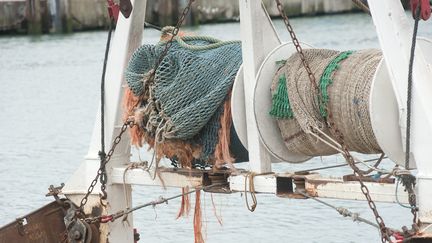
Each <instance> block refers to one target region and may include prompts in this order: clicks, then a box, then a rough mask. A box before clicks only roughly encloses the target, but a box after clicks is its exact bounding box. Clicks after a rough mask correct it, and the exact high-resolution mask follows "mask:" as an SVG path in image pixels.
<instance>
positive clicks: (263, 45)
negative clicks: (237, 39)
mask: <svg viewBox="0 0 432 243" xmlns="http://www.w3.org/2000/svg"><path fill="white" fill-rule="evenodd" d="M239 6H240V31H241V37H242V56H243V69H244V81H245V82H244V92H245V110H246V121H247V140H248V151H249V161H250V168H251V170H252V171H255V172H269V171H271V161H270V154H269V153H268V152H267V150H266V149H265V148H264V146H263V145H262V144H261V142H260V139H259V137H258V132H257V129H256V123H255V119H254V115H253V112H254V110H253V90H254V87H255V82H256V74H257V72H258V68H259V66H260V65H261V63H262V61H263V60H264V58H265V56H266V55H267V53H269V52H270V51H271V50H272V49H273V48H274V47H276V46H277V45H279V44H280V40H279V38H278V36H277V34H276V32H275V30H274V27H273V24H272V23H271V20H270V19H269V17H268V14H267V13H266V12H265V11H264V8H263V6H262V3H261V1H250V0H239Z"/></svg>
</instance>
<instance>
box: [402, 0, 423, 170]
mask: <svg viewBox="0 0 432 243" xmlns="http://www.w3.org/2000/svg"><path fill="white" fill-rule="evenodd" d="M420 6H421V4H419V5H418V7H417V10H416V16H415V20H414V31H413V36H412V45H411V54H410V61H409V66H408V87H407V120H406V125H407V128H406V140H405V168H406V169H409V160H410V150H411V103H412V83H413V80H412V76H413V66H414V54H415V47H416V40H417V30H418V24H419V21H420Z"/></svg>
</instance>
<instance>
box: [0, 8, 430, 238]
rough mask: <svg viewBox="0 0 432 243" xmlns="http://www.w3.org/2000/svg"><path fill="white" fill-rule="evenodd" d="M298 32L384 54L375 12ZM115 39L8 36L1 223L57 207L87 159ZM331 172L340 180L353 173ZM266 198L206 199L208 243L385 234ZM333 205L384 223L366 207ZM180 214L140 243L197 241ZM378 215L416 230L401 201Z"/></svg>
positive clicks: (210, 30) (143, 193) (381, 206)
mask: <svg viewBox="0 0 432 243" xmlns="http://www.w3.org/2000/svg"><path fill="white" fill-rule="evenodd" d="M292 24H293V26H294V29H295V31H296V33H297V36H298V38H299V39H300V40H301V41H302V42H305V43H309V44H311V45H313V46H315V47H317V48H328V49H337V50H356V49H364V48H379V43H378V40H377V37H376V34H375V28H374V26H373V23H372V20H371V18H370V17H369V16H368V15H366V14H344V15H333V16H321V17H306V18H296V19H293V20H292ZM275 25H276V29H277V31H278V32H279V34H280V36H281V38H282V39H283V40H284V41H288V40H289V36H288V33H287V31H286V30H285V29H284V26H283V23H282V22H281V21H280V20H276V21H275ZM431 27H432V26H431V23H430V21H429V22H428V23H421V25H420V31H419V32H420V36H425V37H429V38H432V28H431ZM186 31H188V32H194V33H196V34H204V35H211V36H215V37H218V38H220V39H224V40H228V39H240V27H239V23H224V24H212V25H202V26H200V27H196V28H187V30H186ZM106 36H107V33H106V32H105V31H98V32H82V33H75V34H70V35H49V36H48V35H44V36H39V37H27V36H2V37H0V85H1V91H0V165H1V167H0V168H1V170H0V188H1V193H0V225H4V224H6V223H9V222H11V221H13V220H15V218H17V217H19V216H22V215H25V214H27V213H29V212H30V211H33V210H35V209H37V208H39V207H41V206H42V205H44V204H46V203H48V202H49V201H51V200H52V198H46V197H45V196H44V195H45V193H47V188H48V187H49V185H51V184H54V185H59V184H60V183H62V182H66V181H67V180H68V178H69V177H70V176H71V174H72V173H73V172H74V171H75V170H76V169H77V167H78V165H79V164H80V162H81V161H82V160H83V158H84V156H85V154H86V153H87V149H88V145H89V142H90V136H91V131H92V129H93V124H94V119H95V118H96V111H97V108H98V107H97V106H98V101H99V92H100V91H99V87H100V76H101V70H102V62H103V54H104V48H105V41H106ZM158 38H159V33H158V32H157V31H155V30H146V31H145V32H144V42H145V43H156V42H157V40H158ZM107 82H110V80H109V77H107ZM133 151H134V153H137V151H136V149H133ZM342 162H343V160H342V159H341V158H339V157H336V156H330V157H325V158H315V159H313V160H311V161H309V162H306V163H303V164H300V165H292V164H287V163H280V164H274V165H273V169H274V170H275V171H294V170H298V169H306V168H314V167H320V166H326V165H332V164H337V163H342ZM389 163H390V162H387V164H389ZM241 167H243V168H247V167H248V165H247V164H244V165H241ZM322 173H323V174H325V175H332V176H340V175H343V174H347V173H350V170H349V169H347V168H338V169H331V170H326V171H323V172H322ZM133 190H134V198H133V203H134V205H138V204H140V203H146V202H149V201H152V200H154V199H157V198H158V197H159V196H165V197H167V196H170V195H176V194H179V193H180V192H181V190H180V189H178V188H169V189H166V190H164V189H162V188H159V187H143V186H134V187H133ZM212 197H213V201H214V205H215V206H214V207H213V205H212ZM257 199H258V206H257V209H256V211H255V212H253V213H251V212H249V211H248V210H247V208H246V206H245V199H244V195H243V194H242V193H235V194H228V195H227V194H214V195H213V196H212V195H210V194H204V196H203V204H202V207H203V221H204V222H203V232H204V235H205V239H206V242H209V243H211V242H226V243H231V242H232V243H234V242H249V243H259V242H317V243H322V242H334V243H346V242H356V243H357V242H358V243H364V242H379V241H380V238H379V233H378V230H377V229H375V228H373V227H371V226H369V225H365V224H361V223H357V222H352V220H351V219H348V218H343V217H342V216H340V215H339V214H338V213H337V212H336V211H334V210H333V209H331V208H328V207H326V206H324V205H322V204H318V203H317V202H315V201H313V200H294V199H285V198H278V197H276V196H275V195H262V194H260V195H258V196H257ZM191 201H194V200H191ZM326 201H327V202H329V203H331V204H334V205H336V206H344V207H347V208H348V209H350V210H352V211H354V212H358V213H360V215H361V216H362V217H365V218H367V219H370V220H372V221H373V220H374V217H373V214H372V212H371V210H370V209H369V208H368V205H367V203H366V202H364V201H345V200H333V199H327V200H326ZM179 207H180V200H177V201H170V202H169V204H164V205H159V206H157V207H155V208H152V207H148V208H144V209H142V210H139V211H137V212H136V213H135V214H134V226H135V227H136V228H137V229H138V231H139V233H140V234H141V241H140V242H193V239H194V238H193V215H192V214H191V215H190V216H189V217H186V218H182V219H177V220H176V219H175V218H176V214H177V212H178V209H179ZM377 207H378V210H379V212H380V213H381V215H382V217H383V218H384V220H385V222H386V224H387V225H388V226H390V227H394V228H400V227H401V226H402V225H410V224H411V217H412V216H411V214H410V212H409V209H406V208H402V207H401V206H399V205H397V204H391V203H377ZM216 215H217V216H216ZM218 218H219V219H221V220H222V225H220V224H219V223H218Z"/></svg>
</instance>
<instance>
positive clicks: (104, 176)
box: [99, 18, 115, 199]
mask: <svg viewBox="0 0 432 243" xmlns="http://www.w3.org/2000/svg"><path fill="white" fill-rule="evenodd" d="M114 21H115V20H114V19H113V18H111V19H110V23H109V30H108V38H107V42H106V46H105V55H104V62H103V68H102V77H101V87H100V94H101V96H100V98H101V100H100V103H101V104H100V105H101V117H100V119H101V137H100V139H101V150H100V151H99V158H100V163H101V165H103V164H104V161H105V160H106V152H105V74H106V67H107V62H108V53H109V49H110V45H111V35H112V30H113V25H114ZM101 169H102V173H101V175H100V178H99V180H100V183H101V192H102V197H101V199H106V198H107V193H106V191H105V184H106V183H107V180H108V178H107V173H106V170H105V165H104V166H101Z"/></svg>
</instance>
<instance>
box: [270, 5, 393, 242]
mask: <svg viewBox="0 0 432 243" xmlns="http://www.w3.org/2000/svg"><path fill="white" fill-rule="evenodd" d="M275 1H276V5H277V9H278V10H279V13H280V15H281V17H282V19H283V22H284V24H285V27H286V28H287V30H288V32H289V34H290V36H291V39H292V42H293V44H294V46H295V48H296V50H297V53H298V55H299V56H300V59H301V61H302V64H303V67H304V68H305V69H306V72H307V74H308V77H309V80H310V82H311V84H312V85H313V87H314V89H315V91H316V92H317V98H318V102H319V101H320V100H322V97H321V92H320V90H319V88H318V84H317V82H316V79H315V75H314V74H313V72H312V70H311V69H310V67H309V64H308V62H307V60H306V58H305V55H304V53H303V49H302V47H301V45H300V42H299V41H298V39H297V37H296V34H295V32H294V29H293V28H292V26H291V24H290V22H289V19H288V16H287V15H286V13H285V10H284V8H283V5H282V2H281V0H275ZM325 109H326V111H327V114H329V115H328V118H327V119H326V124H327V127H328V128H329V129H330V130H331V131H332V133H333V134H334V135H336V136H337V140H338V142H339V143H340V145H341V147H342V149H343V151H344V153H343V156H344V157H345V159H346V160H347V162H348V164H349V165H350V167H351V168H352V169H353V170H354V172H355V174H357V176H358V178H359V182H360V186H361V191H362V193H363V195H364V196H365V198H366V200H367V202H368V205H369V208H370V209H371V210H372V212H373V214H374V216H375V220H376V222H377V223H378V226H379V228H380V232H381V241H382V242H383V243H385V242H391V240H390V235H391V232H390V230H389V229H388V228H387V227H386V225H385V223H384V220H383V218H382V217H381V216H380V215H379V213H378V210H377V208H376V205H375V203H374V201H373V200H372V198H371V196H370V193H369V189H368V188H367V186H366V185H365V184H364V183H363V181H362V179H361V176H362V175H363V173H362V172H363V171H362V170H360V169H359V168H358V167H357V166H356V165H355V161H354V158H353V157H352V156H351V154H350V152H349V150H348V148H347V146H346V144H345V143H344V137H343V134H342V133H341V132H340V131H339V130H338V129H337V128H336V127H335V126H334V123H333V122H331V119H332V116H331V113H330V112H329V110H328V107H325ZM311 131H312V132H314V129H313V128H312V129H311Z"/></svg>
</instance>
